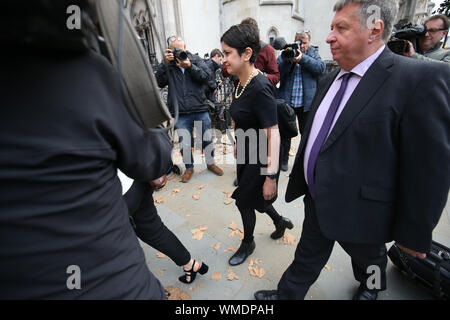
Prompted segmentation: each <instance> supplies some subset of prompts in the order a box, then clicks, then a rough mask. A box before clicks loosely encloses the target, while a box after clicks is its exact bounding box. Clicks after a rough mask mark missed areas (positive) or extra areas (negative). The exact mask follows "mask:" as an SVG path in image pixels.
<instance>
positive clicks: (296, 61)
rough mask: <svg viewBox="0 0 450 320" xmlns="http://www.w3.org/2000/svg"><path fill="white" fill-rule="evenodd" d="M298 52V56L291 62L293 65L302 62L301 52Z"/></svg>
mask: <svg viewBox="0 0 450 320" xmlns="http://www.w3.org/2000/svg"><path fill="white" fill-rule="evenodd" d="M299 52H300V54H299V55H298V56H296V57H295V58H294V60H292V61H293V62H294V63H299V62H300V61H302V58H303V53H302V52H301V51H299Z"/></svg>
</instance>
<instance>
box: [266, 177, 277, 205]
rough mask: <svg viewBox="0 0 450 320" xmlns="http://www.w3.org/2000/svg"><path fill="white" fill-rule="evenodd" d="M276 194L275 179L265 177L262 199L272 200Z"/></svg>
mask: <svg viewBox="0 0 450 320" xmlns="http://www.w3.org/2000/svg"><path fill="white" fill-rule="evenodd" d="M276 195H277V180H273V179H270V178H266V181H265V182H264V186H263V196H264V200H272V199H273V198H275V196H276Z"/></svg>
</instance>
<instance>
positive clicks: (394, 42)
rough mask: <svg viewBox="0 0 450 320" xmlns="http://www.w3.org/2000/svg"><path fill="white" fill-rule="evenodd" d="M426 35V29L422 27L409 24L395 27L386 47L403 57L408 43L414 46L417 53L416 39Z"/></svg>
mask: <svg viewBox="0 0 450 320" xmlns="http://www.w3.org/2000/svg"><path fill="white" fill-rule="evenodd" d="M426 33H427V28H426V27H425V26H424V25H412V24H411V23H408V24H405V25H400V26H395V27H394V32H393V35H392V37H391V39H390V40H389V42H388V44H387V45H388V47H389V49H391V51H392V52H394V53H396V54H400V55H403V54H404V53H406V52H408V50H409V48H408V42H407V41H411V43H412V44H413V46H414V49H415V50H416V51H417V39H418V38H419V37H421V36H424V35H425V34H426Z"/></svg>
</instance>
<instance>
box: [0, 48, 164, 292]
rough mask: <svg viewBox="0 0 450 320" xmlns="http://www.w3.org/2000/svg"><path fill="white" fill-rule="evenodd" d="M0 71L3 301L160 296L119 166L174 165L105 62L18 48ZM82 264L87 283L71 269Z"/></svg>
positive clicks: (149, 173)
mask: <svg viewBox="0 0 450 320" xmlns="http://www.w3.org/2000/svg"><path fill="white" fill-rule="evenodd" d="M1 70H2V72H1V74H0V87H1V92H2V95H1V101H2V107H1V108H0V150H1V152H0V181H1V183H0V299H161V298H163V296H164V293H163V289H162V287H161V285H160V283H159V281H158V280H157V279H156V278H155V277H154V276H153V275H152V274H151V273H150V272H149V270H148V267H147V265H146V263H145V256H144V252H143V250H142V248H141V247H140V245H139V243H138V240H137V238H136V235H135V234H134V232H133V229H132V227H131V225H130V222H129V217H128V210H127V206H126V204H125V202H124V200H123V197H122V188H121V184H120V181H119V179H118V177H117V169H118V168H119V169H120V170H121V171H123V172H124V173H126V174H127V175H128V176H129V177H131V178H133V179H136V180H141V181H150V180H153V179H156V178H158V177H160V176H162V175H163V174H164V173H165V172H166V171H167V169H168V163H169V161H170V155H171V146H170V143H169V140H168V139H167V138H166V135H164V134H162V135H159V134H146V133H144V132H143V130H142V129H140V127H139V126H138V125H137V124H136V123H135V122H134V121H133V120H132V118H131V117H130V115H129V114H128V112H127V110H126V108H125V105H124V104H123V100H122V96H121V93H120V91H119V88H120V87H119V83H118V81H117V80H118V77H117V75H116V74H115V72H114V70H113V68H112V66H111V65H110V64H109V62H108V61H107V60H106V59H104V58H103V57H101V56H100V55H98V54H96V53H93V52H89V53H83V54H69V53H67V54H64V53H61V52H59V53H55V52H41V53H36V52H30V51H27V50H22V51H21V52H14V53H11V54H10V55H8V56H7V57H6V58H4V59H2V62H1ZM72 265H76V266H79V267H80V269H81V289H80V290H76V289H75V290H69V289H68V288H67V285H66V282H67V280H68V278H69V276H70V275H71V274H68V273H67V272H66V271H67V269H68V267H69V266H72Z"/></svg>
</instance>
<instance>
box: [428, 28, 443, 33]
mask: <svg viewBox="0 0 450 320" xmlns="http://www.w3.org/2000/svg"><path fill="white" fill-rule="evenodd" d="M445 30H446V29H427V32H429V33H436V32H438V31H445Z"/></svg>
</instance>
